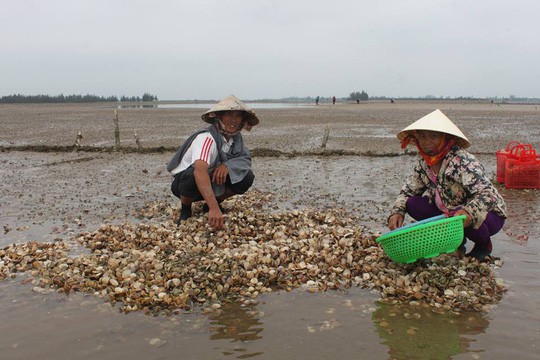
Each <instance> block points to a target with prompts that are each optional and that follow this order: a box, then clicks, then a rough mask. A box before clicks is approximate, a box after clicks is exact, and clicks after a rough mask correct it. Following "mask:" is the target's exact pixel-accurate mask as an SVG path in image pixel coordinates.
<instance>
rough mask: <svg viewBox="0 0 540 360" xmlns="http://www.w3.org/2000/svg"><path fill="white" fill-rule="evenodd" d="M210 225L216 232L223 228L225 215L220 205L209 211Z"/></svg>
mask: <svg viewBox="0 0 540 360" xmlns="http://www.w3.org/2000/svg"><path fill="white" fill-rule="evenodd" d="M208 224H209V225H210V226H211V227H212V229H215V230H217V229H221V228H222V227H223V214H222V213H221V210H220V209H219V205H218V206H214V207H211V208H210V209H209V210H208Z"/></svg>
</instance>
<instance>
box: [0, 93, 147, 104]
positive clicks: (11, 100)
mask: <svg viewBox="0 0 540 360" xmlns="http://www.w3.org/2000/svg"><path fill="white" fill-rule="evenodd" d="M157 100H158V98H157V96H155V95H152V94H149V93H144V95H143V96H142V97H139V96H124V95H122V96H121V97H120V100H119V99H118V97H117V96H116V95H111V96H97V95H91V94H86V95H76V94H73V95H64V94H60V95H56V96H51V95H23V94H13V95H7V96H2V97H1V98H0V103H5V104H24V103H92V102H118V101H122V102H141V101H157Z"/></svg>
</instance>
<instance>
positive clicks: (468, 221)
mask: <svg viewBox="0 0 540 360" xmlns="http://www.w3.org/2000/svg"><path fill="white" fill-rule="evenodd" d="M458 215H465V220H463V227H464V228H466V227H469V226H471V224H472V218H471V215H469V213H468V212H466V211H465V210H463V209H460V210H458V211H456V213H455V214H454V216H458Z"/></svg>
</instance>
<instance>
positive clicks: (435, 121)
mask: <svg viewBox="0 0 540 360" xmlns="http://www.w3.org/2000/svg"><path fill="white" fill-rule="evenodd" d="M414 130H429V131H438V132H442V133H445V134H450V135H453V136H455V137H456V138H457V144H458V145H459V146H461V147H462V148H467V147H469V146H471V143H470V141H469V139H467V137H466V136H465V135H463V133H462V132H461V130H459V128H458V127H457V126H456V125H455V124H454V123H453V122H452V121H451V120H450V119H449V118H448V117H446V115H444V114H443V113H442V111H441V110H439V109H437V110H435V111H433V112H431V113H429V114H427V115H426V116H424V117H423V118H421V119H419V120H416V121H415V122H413V123H412V124H411V125H409V126H407V127H406V128H405V129H403V130H401V131H400V132H398V134H397V137H398V139H399V140H400V141H402V140H403V139H405V138H406V137H407V135H409V133H410V132H412V131H414Z"/></svg>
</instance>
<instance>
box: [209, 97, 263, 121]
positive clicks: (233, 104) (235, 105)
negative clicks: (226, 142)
mask: <svg viewBox="0 0 540 360" xmlns="http://www.w3.org/2000/svg"><path fill="white" fill-rule="evenodd" d="M234 110H239V111H243V112H244V113H245V120H246V121H247V123H248V124H249V125H251V126H255V125H257V124H258V123H259V119H258V118H257V115H255V112H254V111H253V110H251V109H250V108H248V107H247V106H246V105H245V104H244V103H243V102H241V101H240V100H239V99H238V98H237V97H236V96H234V95H231V96H228V97H226V98H225V99H223V100H221V101H220V102H219V103H217V104H216V105H214V106H213V107H212V108H211V109H210V110H208V111H207V112H205V113H204V114H203V115H202V119H203V120H204V121H206V122H207V123H210V124H212V123H214V119H215V117H216V112H220V111H234Z"/></svg>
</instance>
